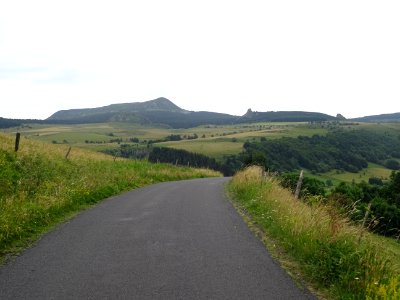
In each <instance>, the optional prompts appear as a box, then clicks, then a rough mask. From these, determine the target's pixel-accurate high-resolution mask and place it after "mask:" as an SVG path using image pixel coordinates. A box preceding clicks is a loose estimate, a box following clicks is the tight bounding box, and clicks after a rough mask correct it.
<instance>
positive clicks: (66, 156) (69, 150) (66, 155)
mask: <svg viewBox="0 0 400 300" xmlns="http://www.w3.org/2000/svg"><path fill="white" fill-rule="evenodd" d="M71 148H72V147H71V146H69V148H68V151H67V154H65V159H68V155H69V153H70V152H71Z"/></svg>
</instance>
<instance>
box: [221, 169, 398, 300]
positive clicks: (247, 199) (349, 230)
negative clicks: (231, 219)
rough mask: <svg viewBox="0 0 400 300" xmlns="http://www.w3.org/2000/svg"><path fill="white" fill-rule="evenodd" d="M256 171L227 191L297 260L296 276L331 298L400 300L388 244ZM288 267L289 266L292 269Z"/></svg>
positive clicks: (330, 208) (243, 174)
mask: <svg viewBox="0 0 400 300" xmlns="http://www.w3.org/2000/svg"><path fill="white" fill-rule="evenodd" d="M261 174H262V173H261V171H260V169H259V168H257V167H251V168H248V169H247V170H245V171H243V172H240V173H238V174H237V175H235V176H234V178H233V179H232V181H231V182H230V183H229V185H228V188H229V191H230V193H231V194H232V195H233V198H234V199H235V203H236V205H237V206H239V207H240V208H241V209H242V210H244V211H245V212H246V214H247V215H248V216H249V217H250V218H251V219H252V222H254V223H255V224H256V226H257V227H258V228H260V230H262V231H263V232H265V234H266V236H267V237H268V238H269V239H271V240H273V243H274V244H276V247H277V248H279V249H281V251H282V254H281V255H279V251H277V253H278V257H279V256H280V257H281V258H282V257H284V259H286V260H289V261H292V262H294V264H295V265H296V266H297V267H296V268H295V269H296V272H297V271H298V270H301V273H302V276H303V278H305V280H306V281H307V282H309V283H310V285H311V286H313V287H314V288H315V289H316V290H318V291H320V292H321V293H322V294H323V295H325V297H327V298H332V299H398V297H399V296H400V276H399V271H398V269H397V268H396V267H395V266H394V264H393V263H392V262H391V257H390V256H389V255H386V253H387V252H386V251H385V243H383V242H382V240H380V242H379V243H377V239H376V238H374V236H373V235H372V234H370V233H368V232H366V231H365V230H364V229H361V228H360V227H359V226H354V225H352V224H351V223H350V222H349V221H348V220H347V219H346V218H345V217H344V216H341V215H340V214H339V213H338V212H337V210H336V209H335V207H334V206H333V205H327V204H321V203H313V204H306V203H304V202H302V201H297V200H295V199H294V198H293V196H292V194H291V193H290V192H289V191H287V190H285V189H283V188H281V187H280V186H279V184H278V183H277V182H275V180H274V178H271V177H267V178H264V177H262V176H261ZM289 264H290V263H287V264H286V265H289Z"/></svg>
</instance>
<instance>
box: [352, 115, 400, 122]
mask: <svg viewBox="0 0 400 300" xmlns="http://www.w3.org/2000/svg"><path fill="white" fill-rule="evenodd" d="M351 121H356V122H366V123H379V122H381V123H389V122H400V113H394V114H382V115H374V116H366V117H362V118H355V119H351Z"/></svg>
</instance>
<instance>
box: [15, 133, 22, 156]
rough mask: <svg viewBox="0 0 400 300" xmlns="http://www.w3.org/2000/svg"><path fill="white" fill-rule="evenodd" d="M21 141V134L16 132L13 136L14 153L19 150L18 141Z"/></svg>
mask: <svg viewBox="0 0 400 300" xmlns="http://www.w3.org/2000/svg"><path fill="white" fill-rule="evenodd" d="M20 139H21V133H19V132H17V134H16V136H15V152H17V151H18V149H19V140H20Z"/></svg>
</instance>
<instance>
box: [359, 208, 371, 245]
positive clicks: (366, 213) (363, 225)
mask: <svg viewBox="0 0 400 300" xmlns="http://www.w3.org/2000/svg"><path fill="white" fill-rule="evenodd" d="M371 205H372V202H370V203H369V204H368V207H367V211H366V212H365V215H364V219H363V222H362V225H361V232H360V235H359V237H358V243H359V244H360V242H361V238H362V236H363V233H364V227H365V223H366V222H367V219H368V215H369V213H370V212H371Z"/></svg>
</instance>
